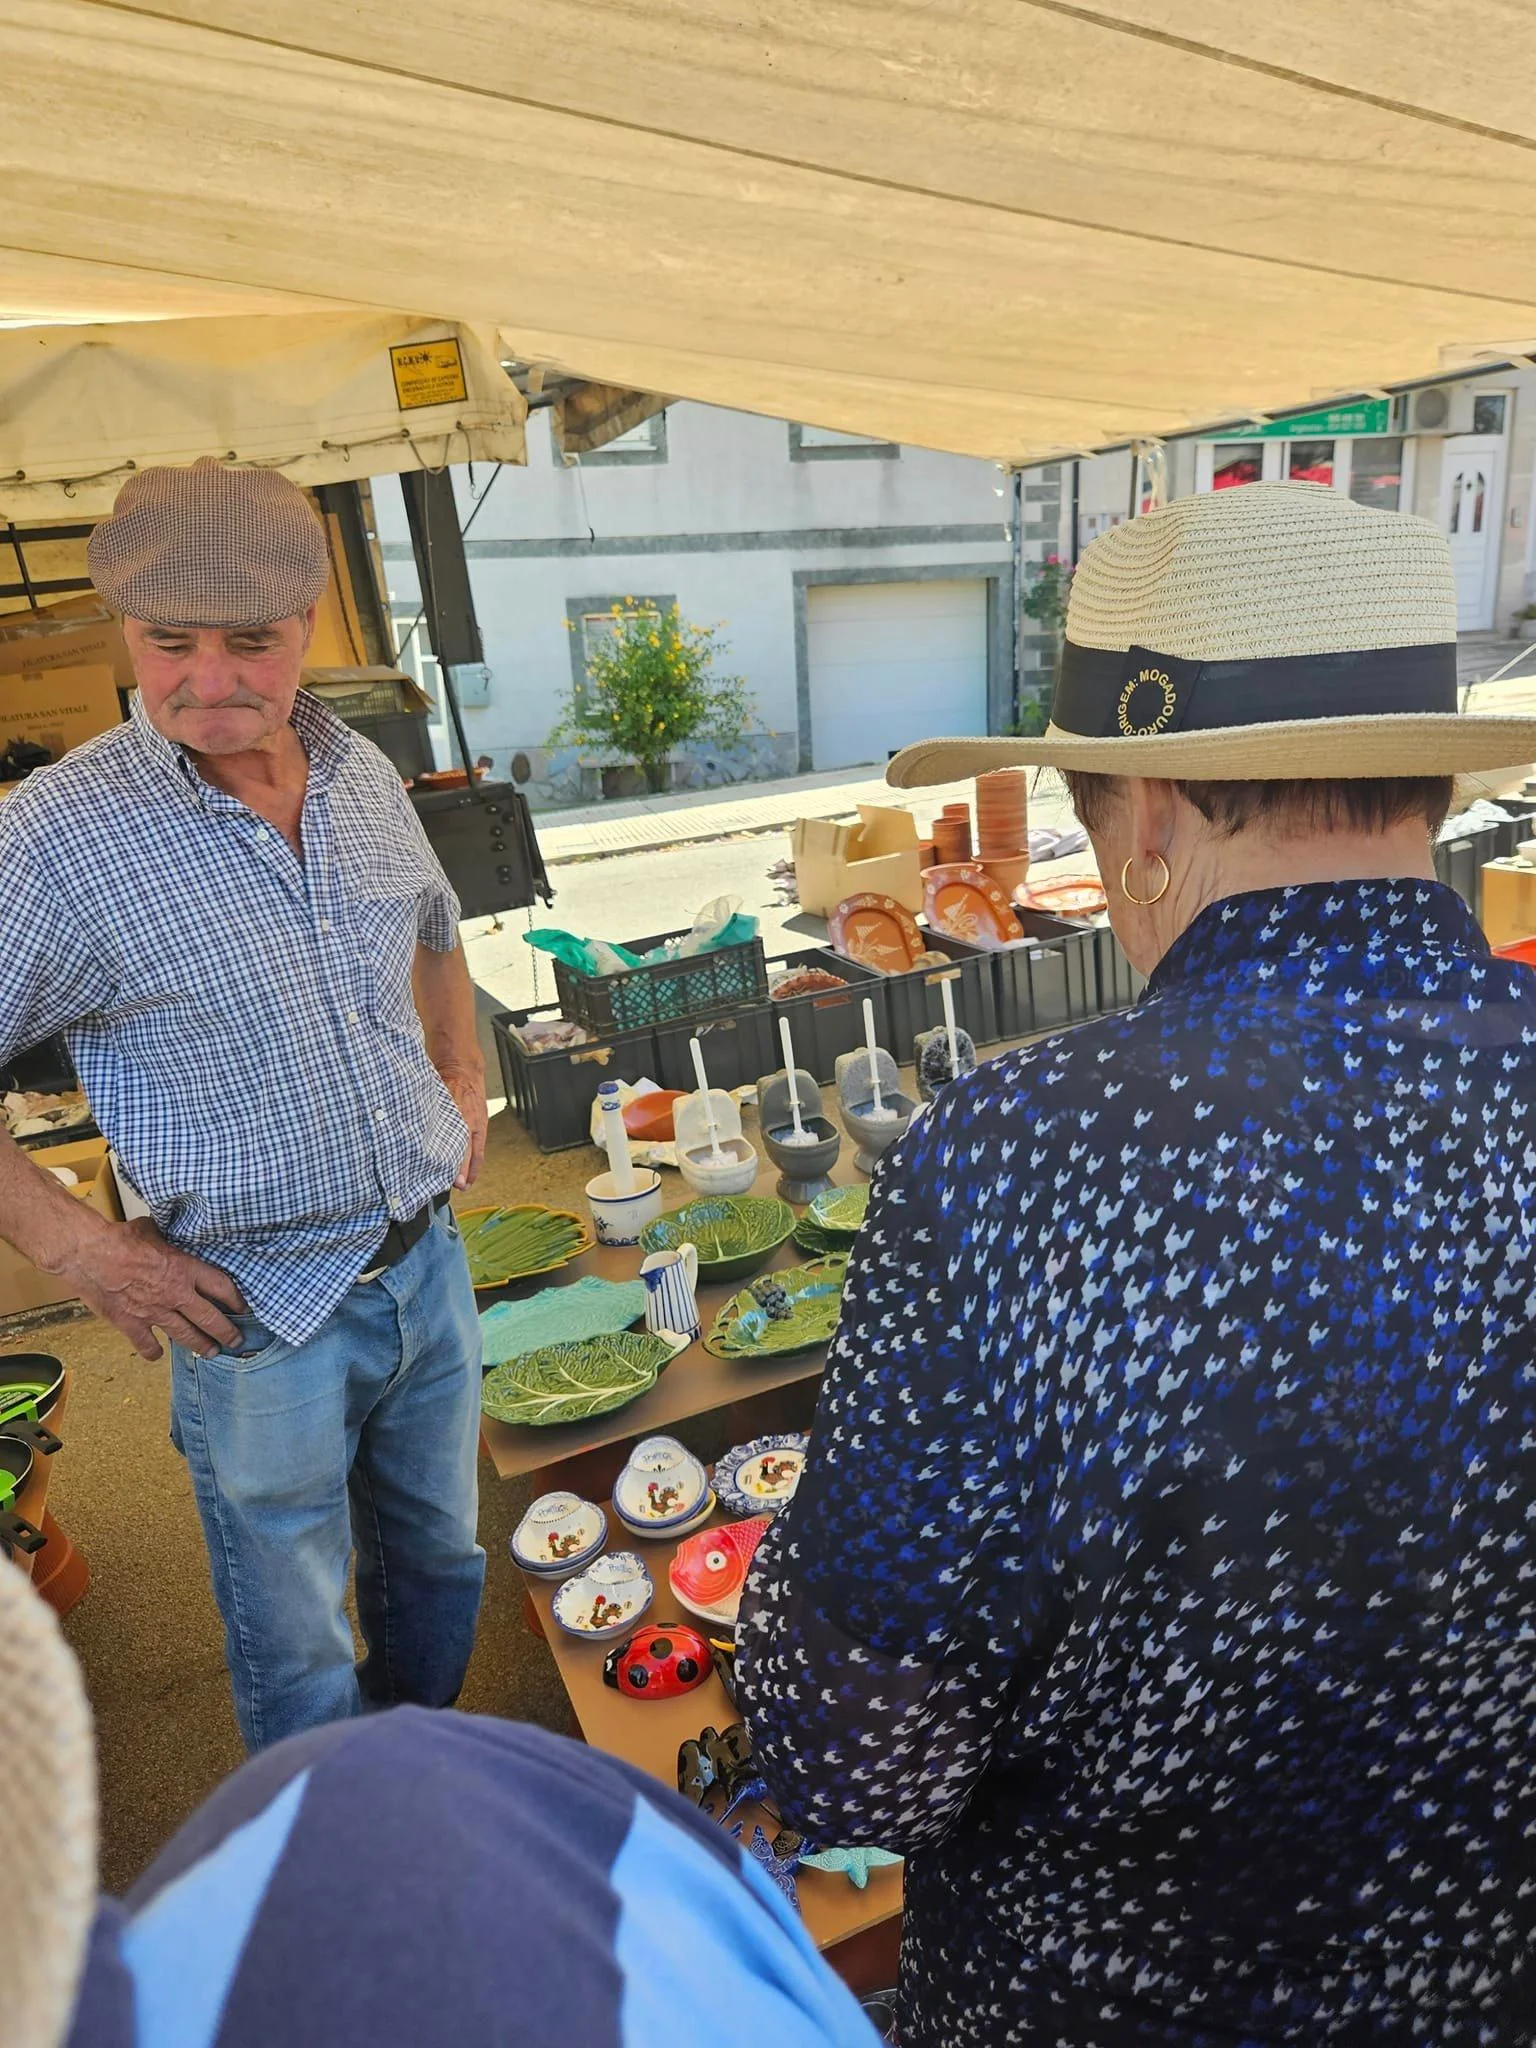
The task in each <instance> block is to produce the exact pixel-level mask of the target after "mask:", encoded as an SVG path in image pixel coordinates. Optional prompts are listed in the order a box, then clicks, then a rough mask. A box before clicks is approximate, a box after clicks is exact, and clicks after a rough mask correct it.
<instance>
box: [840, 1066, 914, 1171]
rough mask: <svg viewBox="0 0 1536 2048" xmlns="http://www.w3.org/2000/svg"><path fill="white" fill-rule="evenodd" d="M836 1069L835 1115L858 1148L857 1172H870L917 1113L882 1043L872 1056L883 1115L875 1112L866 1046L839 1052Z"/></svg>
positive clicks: (855, 1163)
mask: <svg viewBox="0 0 1536 2048" xmlns="http://www.w3.org/2000/svg"><path fill="white" fill-rule="evenodd" d="M835 1071H836V1075H837V1110H838V1115H839V1116H841V1118H842V1120H843V1128H844V1129H845V1130H846V1131H847V1133H848V1135H849V1137H850V1138H852V1139H853V1141H854V1143H855V1144H856V1145H857V1146H858V1148H859V1149H858V1151H857V1152H856V1153H855V1154H854V1156H853V1163H854V1165H855V1166H856V1167H857V1168H858V1169H859V1172H860V1173H873V1172H874V1170H875V1164H876V1161H877V1160H878V1159H879V1157H880V1155H881V1153H882V1152H887V1151H889V1150H890V1148H891V1146H892V1145H894V1144H895V1142H896V1140H897V1139H898V1138H899V1137H900V1136H901V1134H902V1132H903V1131H904V1130H905V1129H906V1128H907V1125H908V1124H909V1123H911V1121H912V1119H913V1117H914V1116H915V1115H916V1114H917V1104H916V1103H915V1102H914V1101H913V1100H912V1098H911V1096H910V1095H903V1094H902V1092H901V1072H900V1069H899V1068H898V1067H897V1065H896V1062H895V1060H893V1059H892V1057H891V1055H890V1054H889V1053H888V1052H887V1051H886V1050H885V1048H884V1047H883V1046H882V1047H881V1048H880V1049H879V1051H878V1052H877V1053H876V1055H875V1072H876V1073H877V1074H878V1075H879V1077H880V1105H881V1108H882V1109H883V1110H884V1111H885V1112H886V1114H885V1115H883V1116H876V1115H875V1091H874V1089H873V1087H872V1086H871V1085H870V1078H869V1048H868V1047H867V1046H862V1045H861V1046H859V1047H858V1048H857V1049H856V1050H855V1051H853V1052H845V1053H843V1054H841V1055H840V1056H839V1058H838V1062H837V1067H836V1070H835Z"/></svg>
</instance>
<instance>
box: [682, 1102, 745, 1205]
mask: <svg viewBox="0 0 1536 2048" xmlns="http://www.w3.org/2000/svg"><path fill="white" fill-rule="evenodd" d="M709 1103H710V1107H711V1108H712V1109H713V1111H714V1115H715V1129H716V1132H717V1134H718V1136H719V1140H720V1153H721V1156H720V1158H718V1159H716V1158H715V1157H714V1154H713V1149H712V1147H711V1145H710V1141H709V1119H708V1116H707V1115H706V1113H705V1108H704V1100H703V1097H702V1096H701V1095H700V1094H699V1093H698V1091H697V1089H695V1090H694V1092H693V1093H692V1094H691V1095H683V1096H680V1097H679V1098H678V1100H677V1102H676V1103H675V1104H674V1106H673V1110H672V1124H673V1128H674V1130H675V1131H676V1133H677V1170H678V1172H679V1173H680V1174H681V1175H682V1176H683V1179H684V1180H685V1181H686V1182H687V1184H688V1185H689V1187H691V1188H692V1189H693V1191H694V1193H695V1194H699V1195H744V1194H747V1193H748V1192H749V1191H750V1189H751V1186H752V1183H753V1182H754V1181H755V1180H756V1179H757V1169H758V1157H757V1147H756V1146H755V1145H752V1144H750V1143H749V1142H748V1141H747V1139H745V1138H744V1137H743V1136H742V1134H741V1111H740V1110H739V1109H738V1108H737V1106H736V1104H735V1102H734V1101H733V1100H732V1098H731V1097H730V1096H729V1095H727V1094H726V1092H725V1090H724V1089H723V1088H711V1089H710V1091H709Z"/></svg>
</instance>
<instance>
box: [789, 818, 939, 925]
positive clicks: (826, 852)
mask: <svg viewBox="0 0 1536 2048" xmlns="http://www.w3.org/2000/svg"><path fill="white" fill-rule="evenodd" d="M859 820H860V822H859V823H858V824H857V825H836V824H834V823H833V822H832V820H831V819H830V818H798V819H796V821H795V823H794V824H793V825H791V826H790V828H789V845H790V851H791V853H792V854H793V856H794V862H795V886H796V888H797V889H798V890H799V893H800V908H801V909H802V910H808V911H809V912H810V913H811V915H812V916H813V917H829V916H830V915H831V914H832V912H833V911H834V910H835V909H836V908H837V906H838V904H839V903H841V902H842V901H843V899H844V898H845V897H847V896H858V895H861V894H862V893H863V892H864V891H866V890H868V891H870V892H871V893H872V894H874V895H877V896H892V897H894V898H895V900H896V901H897V902H898V903H900V904H902V905H903V906H904V907H905V908H906V909H908V910H913V911H916V910H921V909H922V907H923V880H922V871H921V867H920V864H919V861H918V855H917V843H918V842H917V822H916V820H915V819H914V818H913V816H912V813H911V812H910V811H897V810H891V809H889V808H887V806H885V805H884V804H860V805H859Z"/></svg>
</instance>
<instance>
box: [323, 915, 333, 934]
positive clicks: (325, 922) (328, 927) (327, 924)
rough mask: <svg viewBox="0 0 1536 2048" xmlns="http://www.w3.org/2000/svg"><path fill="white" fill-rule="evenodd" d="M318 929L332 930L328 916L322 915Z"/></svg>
mask: <svg viewBox="0 0 1536 2048" xmlns="http://www.w3.org/2000/svg"><path fill="white" fill-rule="evenodd" d="M320 929H321V931H323V932H328V931H332V930H334V929H335V927H334V926H333V925H332V923H331V920H330V919H329V918H328V917H322V918H321V920H320Z"/></svg>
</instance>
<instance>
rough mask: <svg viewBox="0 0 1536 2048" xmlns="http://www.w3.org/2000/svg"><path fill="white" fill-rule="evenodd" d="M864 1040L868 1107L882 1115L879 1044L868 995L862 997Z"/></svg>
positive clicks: (872, 1007) (883, 1112)
mask: <svg viewBox="0 0 1536 2048" xmlns="http://www.w3.org/2000/svg"><path fill="white" fill-rule="evenodd" d="M864 1042H865V1044H866V1045H867V1046H868V1047H869V1087H870V1094H871V1095H872V1097H873V1098H874V1099H873V1101H872V1102H871V1104H870V1107H871V1109H872V1110H873V1111H874V1114H875V1115H876V1116H884V1114H885V1104H884V1103H883V1102H882V1101H881V1099H880V1045H879V1041H878V1040H877V1039H876V1037H875V1006H874V1004H873V1003H872V1002H871V1001H870V999H869V997H868V996H866V997H865V998H864Z"/></svg>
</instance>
